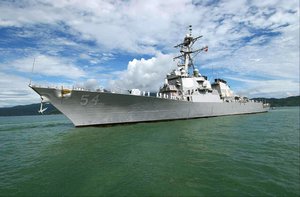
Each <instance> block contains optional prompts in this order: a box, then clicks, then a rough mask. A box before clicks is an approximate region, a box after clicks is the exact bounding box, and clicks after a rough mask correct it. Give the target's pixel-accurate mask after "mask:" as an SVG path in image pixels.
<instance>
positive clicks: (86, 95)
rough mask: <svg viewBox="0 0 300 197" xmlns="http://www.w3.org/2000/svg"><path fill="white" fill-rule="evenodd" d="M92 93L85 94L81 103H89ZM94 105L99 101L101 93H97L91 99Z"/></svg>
mask: <svg viewBox="0 0 300 197" xmlns="http://www.w3.org/2000/svg"><path fill="white" fill-rule="evenodd" d="M89 97H90V95H88V94H84V95H82V96H81V99H80V105H87V104H88V103H89ZM90 101H91V102H92V103H93V104H94V105H97V104H98V102H99V94H97V95H96V96H95V97H94V98H93V99H92V100H90Z"/></svg>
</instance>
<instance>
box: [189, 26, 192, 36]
mask: <svg viewBox="0 0 300 197" xmlns="http://www.w3.org/2000/svg"><path fill="white" fill-rule="evenodd" d="M189 30H190V36H192V25H189Z"/></svg>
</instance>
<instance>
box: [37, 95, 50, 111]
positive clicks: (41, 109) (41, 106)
mask: <svg viewBox="0 0 300 197" xmlns="http://www.w3.org/2000/svg"><path fill="white" fill-rule="evenodd" d="M43 100H44V99H43V97H41V105H40V110H39V111H38V112H39V113H40V114H44V111H46V110H47V109H48V107H46V108H44V109H43Z"/></svg>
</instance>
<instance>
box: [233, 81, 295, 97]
mask: <svg viewBox="0 0 300 197" xmlns="http://www.w3.org/2000/svg"><path fill="white" fill-rule="evenodd" d="M228 79H232V80H235V81H239V82H242V83H244V84H245V86H244V87H243V88H238V89H237V91H236V92H237V93H238V94H240V95H244V96H248V97H250V98H254V97H268V98H271V97H280V98H283V97H287V96H297V95H299V93H300V92H299V82H295V81H292V80H282V79H277V80H276V79H274V80H249V79H243V78H236V77H228Z"/></svg>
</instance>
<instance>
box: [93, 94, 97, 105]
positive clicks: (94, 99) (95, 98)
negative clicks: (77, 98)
mask: <svg viewBox="0 0 300 197" xmlns="http://www.w3.org/2000/svg"><path fill="white" fill-rule="evenodd" d="M98 99H99V94H98V95H97V96H95V97H94V98H93V99H92V100H91V102H92V103H93V104H94V105H97V103H98Z"/></svg>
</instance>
